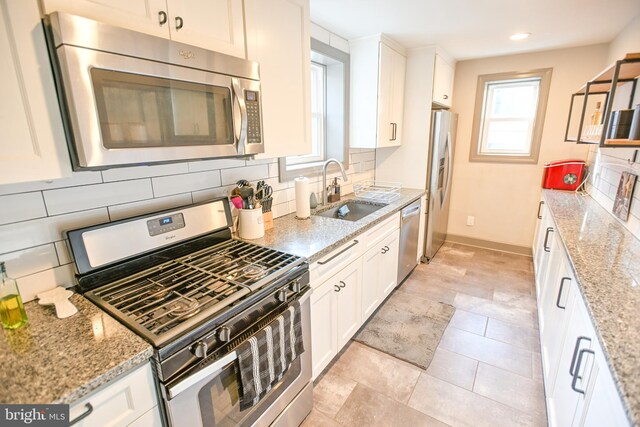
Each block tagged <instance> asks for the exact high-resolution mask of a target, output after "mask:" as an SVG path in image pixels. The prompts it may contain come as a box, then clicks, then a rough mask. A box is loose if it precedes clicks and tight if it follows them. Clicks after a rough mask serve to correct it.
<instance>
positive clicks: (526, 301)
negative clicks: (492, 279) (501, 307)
mask: <svg viewBox="0 0 640 427" xmlns="http://www.w3.org/2000/svg"><path fill="white" fill-rule="evenodd" d="M493 300H494V301H495V302H499V303H501V304H505V305H508V306H511V307H515V308H522V309H525V310H531V311H535V310H537V309H538V304H537V302H536V298H535V297H534V296H532V295H531V293H530V292H524V293H523V292H519V291H510V290H505V289H496V291H495V292H494V293H493Z"/></svg>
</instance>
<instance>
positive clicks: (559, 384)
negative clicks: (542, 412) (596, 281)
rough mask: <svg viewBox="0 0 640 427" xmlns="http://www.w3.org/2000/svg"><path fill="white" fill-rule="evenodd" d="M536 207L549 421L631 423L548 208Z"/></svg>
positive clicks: (554, 424) (563, 425)
mask: <svg viewBox="0 0 640 427" xmlns="http://www.w3.org/2000/svg"><path fill="white" fill-rule="evenodd" d="M540 211H541V213H542V215H541V216H542V219H541V221H540V222H539V223H538V230H537V233H536V242H535V243H534V258H537V262H535V264H534V268H535V275H536V288H537V295H538V318H539V322H540V343H541V350H542V364H543V376H544V387H545V395H546V398H547V412H548V413H547V416H548V421H549V425H550V426H551V427H567V426H578V427H582V426H594V427H595V426H604V425H606V426H612V427H618V426H620V427H623V426H629V425H630V423H629V421H628V419H627V417H626V413H625V410H624V407H623V404H622V401H621V399H620V396H619V394H618V391H617V389H616V385H615V383H614V381H613V376H612V375H611V371H610V370H609V366H608V364H607V361H606V356H605V354H604V352H603V350H602V348H601V347H600V344H599V342H598V336H597V332H596V329H595V328H594V326H593V323H592V321H591V317H590V316H589V314H588V312H587V308H586V306H585V303H584V300H583V299H582V296H581V293H580V290H579V288H578V284H577V282H576V278H575V276H574V274H573V268H572V266H571V262H570V260H569V258H568V256H567V253H566V251H565V249H564V244H563V242H562V240H561V239H560V238H559V237H558V236H556V237H553V236H554V235H555V227H556V226H555V223H554V222H553V219H552V218H551V212H550V211H549V210H548V209H547V208H546V206H545V205H544V204H542V205H541V210H540Z"/></svg>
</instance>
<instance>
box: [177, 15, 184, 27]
mask: <svg viewBox="0 0 640 427" xmlns="http://www.w3.org/2000/svg"><path fill="white" fill-rule="evenodd" d="M182 27H184V21H183V19H182V17H181V16H176V30H179V29H181V28H182Z"/></svg>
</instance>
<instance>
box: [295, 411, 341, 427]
mask: <svg viewBox="0 0 640 427" xmlns="http://www.w3.org/2000/svg"><path fill="white" fill-rule="evenodd" d="M300 427H342V426H341V425H340V424H338V422H337V421H334V420H333V419H332V418H330V417H329V416H327V415H325V414H323V413H322V412H320V411H317V410H316V409H315V408H314V409H312V410H311V413H310V414H309V415H307V418H305V419H304V421H303V422H302V424H300Z"/></svg>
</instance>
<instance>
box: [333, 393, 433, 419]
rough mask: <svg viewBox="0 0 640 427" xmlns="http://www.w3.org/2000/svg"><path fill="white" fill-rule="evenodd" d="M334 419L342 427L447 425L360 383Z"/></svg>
mask: <svg viewBox="0 0 640 427" xmlns="http://www.w3.org/2000/svg"><path fill="white" fill-rule="evenodd" d="M335 419H336V421H338V422H339V423H340V424H342V425H344V426H354V427H358V426H363V427H365V426H366V427H375V426H380V427H394V426H397V427H408V426H411V427H413V426H434V427H436V426H437V427H444V426H446V424H445V423H442V422H440V421H438V420H436V419H434V418H432V417H430V416H428V415H426V414H423V413H421V412H420V411H417V410H415V409H412V408H409V407H408V406H406V405H403V404H402V403H399V402H397V401H395V400H393V399H390V398H389V397H387V396H385V395H383V394H381V393H378V392H376V391H374V390H372V389H370V388H368V387H365V386H363V385H360V384H358V385H357V386H356V388H355V389H354V390H353V392H352V393H351V395H350V396H349V399H347V401H346V402H345V404H344V406H343V407H342V409H341V410H340V412H338V415H336V418H335Z"/></svg>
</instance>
